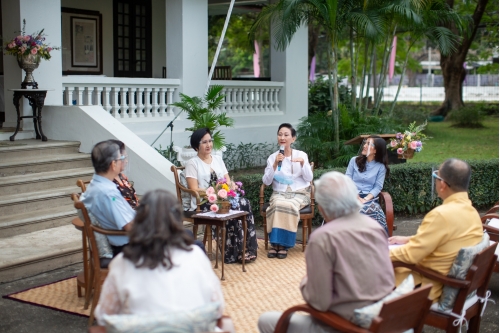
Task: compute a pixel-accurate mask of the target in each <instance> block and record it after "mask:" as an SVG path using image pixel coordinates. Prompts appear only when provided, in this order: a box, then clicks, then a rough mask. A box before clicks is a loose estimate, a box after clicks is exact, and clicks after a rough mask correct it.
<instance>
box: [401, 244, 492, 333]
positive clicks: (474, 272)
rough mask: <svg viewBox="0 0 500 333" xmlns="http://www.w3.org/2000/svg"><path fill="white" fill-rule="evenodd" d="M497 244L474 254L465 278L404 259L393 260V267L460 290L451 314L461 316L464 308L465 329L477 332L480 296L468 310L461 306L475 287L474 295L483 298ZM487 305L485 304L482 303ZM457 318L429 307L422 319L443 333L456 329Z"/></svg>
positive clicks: (470, 332)
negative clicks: (406, 261)
mask: <svg viewBox="0 0 500 333" xmlns="http://www.w3.org/2000/svg"><path fill="white" fill-rule="evenodd" d="M495 248H496V244H493V245H491V246H489V247H487V248H486V249H484V250H483V251H481V252H480V253H478V254H477V255H476V257H475V258H474V261H473V263H472V265H471V267H470V268H469V271H468V272H467V276H466V277H465V280H458V279H455V278H451V277H447V276H444V275H441V274H439V273H437V272H435V271H433V270H431V269H428V268H425V267H422V266H419V265H409V264H405V263H403V262H393V263H392V264H393V266H394V268H396V267H405V268H409V269H411V270H413V271H415V272H417V273H420V274H421V275H423V276H425V277H427V278H429V279H432V280H434V281H437V282H440V283H443V284H444V285H447V286H450V287H453V288H458V289H459V292H458V295H457V298H456V300H455V304H454V305H453V309H452V312H453V313H454V314H457V315H460V314H461V313H462V311H464V314H465V315H464V318H465V320H467V321H468V322H469V329H468V330H467V332H469V333H476V332H479V326H480V323H481V310H482V307H483V304H482V302H481V300H480V299H478V300H477V301H476V303H474V304H473V305H472V306H470V307H469V308H468V309H464V305H465V301H466V298H467V295H469V294H470V293H471V292H473V291H474V290H476V292H477V296H478V297H480V298H483V299H484V298H485V297H486V293H487V289H488V284H489V282H490V277H491V273H492V271H493V268H494V266H495V263H496V261H497V258H496V255H495ZM484 306H486V304H484ZM456 320H457V318H456V317H454V316H452V315H450V314H449V313H444V312H440V311H436V310H433V309H431V311H430V312H429V314H428V315H427V317H426V319H425V325H429V326H434V327H437V328H439V329H441V330H445V331H446V332H450V333H451V332H453V333H456V332H457V326H456V325H454V321H456Z"/></svg>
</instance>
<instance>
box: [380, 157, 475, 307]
mask: <svg viewBox="0 0 500 333" xmlns="http://www.w3.org/2000/svg"><path fill="white" fill-rule="evenodd" d="M470 174H471V168H470V166H469V164H467V163H466V162H464V161H462V160H459V159H456V158H450V159H448V160H446V161H445V162H444V163H443V164H442V165H441V167H440V168H439V170H437V171H434V172H433V174H432V177H433V178H434V179H435V185H436V186H435V188H436V192H437V194H438V196H439V197H440V198H441V199H443V204H442V205H441V206H438V207H436V208H434V209H433V210H431V211H430V212H429V213H427V215H425V217H424V220H423V221H422V224H421V225H420V227H419V228H418V230H417V234H416V235H414V236H410V237H405V236H393V237H390V238H389V244H404V245H402V246H399V247H394V248H392V249H391V250H390V258H391V260H392V261H402V262H405V263H407V264H419V265H422V266H424V267H427V268H430V269H432V270H434V271H436V272H438V273H440V274H443V275H447V274H448V272H449V271H450V268H451V266H452V264H453V262H454V261H455V258H456V256H457V254H458V251H459V250H460V249H461V248H463V247H468V246H474V245H476V244H479V242H481V240H482V236H483V228H482V224H481V218H480V217H479V214H478V212H477V211H476V209H475V208H474V207H472V202H471V201H470V200H469V196H468V194H467V191H468V188H469V181H470ZM410 273H411V274H412V275H413V278H414V279H415V284H419V283H422V285H424V284H427V283H432V285H433V287H432V289H431V293H430V295H429V298H430V299H432V300H433V301H434V302H437V301H438V299H439V296H441V292H442V289H443V285H442V284H441V283H438V282H436V281H433V280H429V279H427V278H425V277H422V276H421V275H420V274H418V273H416V272H412V271H410V270H409V269H406V268H401V267H400V268H396V269H395V277H396V285H399V284H400V283H401V282H402V281H403V280H404V279H405V278H406V277H407V276H408V274H410Z"/></svg>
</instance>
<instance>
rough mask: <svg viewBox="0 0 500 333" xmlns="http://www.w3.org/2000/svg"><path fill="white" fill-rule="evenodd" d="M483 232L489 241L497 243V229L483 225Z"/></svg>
mask: <svg viewBox="0 0 500 333" xmlns="http://www.w3.org/2000/svg"><path fill="white" fill-rule="evenodd" d="M483 230H484V231H486V232H487V233H488V235H489V236H490V240H491V241H493V242H497V243H498V239H499V230H498V228H495V227H492V226H489V225H487V224H483Z"/></svg>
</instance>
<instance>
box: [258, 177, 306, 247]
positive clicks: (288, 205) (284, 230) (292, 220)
mask: <svg viewBox="0 0 500 333" xmlns="http://www.w3.org/2000/svg"><path fill="white" fill-rule="evenodd" d="M269 203H270V205H269V207H268V208H267V210H266V220H267V233H268V234H269V241H270V242H271V245H273V246H277V245H281V246H283V247H286V248H290V247H293V246H295V239H296V236H297V226H298V224H299V220H300V214H299V211H300V210H301V209H302V208H304V207H305V206H307V205H309V204H310V203H311V188H310V187H307V188H304V189H301V190H298V191H295V192H293V191H292V189H291V188H290V186H288V188H287V190H286V192H276V191H275V192H273V194H272V196H271V199H270V201H269Z"/></svg>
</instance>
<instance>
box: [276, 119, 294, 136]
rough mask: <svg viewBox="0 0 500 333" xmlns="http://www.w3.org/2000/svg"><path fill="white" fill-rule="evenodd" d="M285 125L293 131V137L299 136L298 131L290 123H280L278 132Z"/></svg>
mask: <svg viewBox="0 0 500 333" xmlns="http://www.w3.org/2000/svg"><path fill="white" fill-rule="evenodd" d="M283 127H286V128H288V129H289V130H290V131H291V132H292V137H293V138H295V137H296V136H297V131H296V130H295V128H293V126H292V125H290V124H289V123H283V124H281V125H280V127H278V132H276V133H279V132H280V129H282V128H283Z"/></svg>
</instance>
